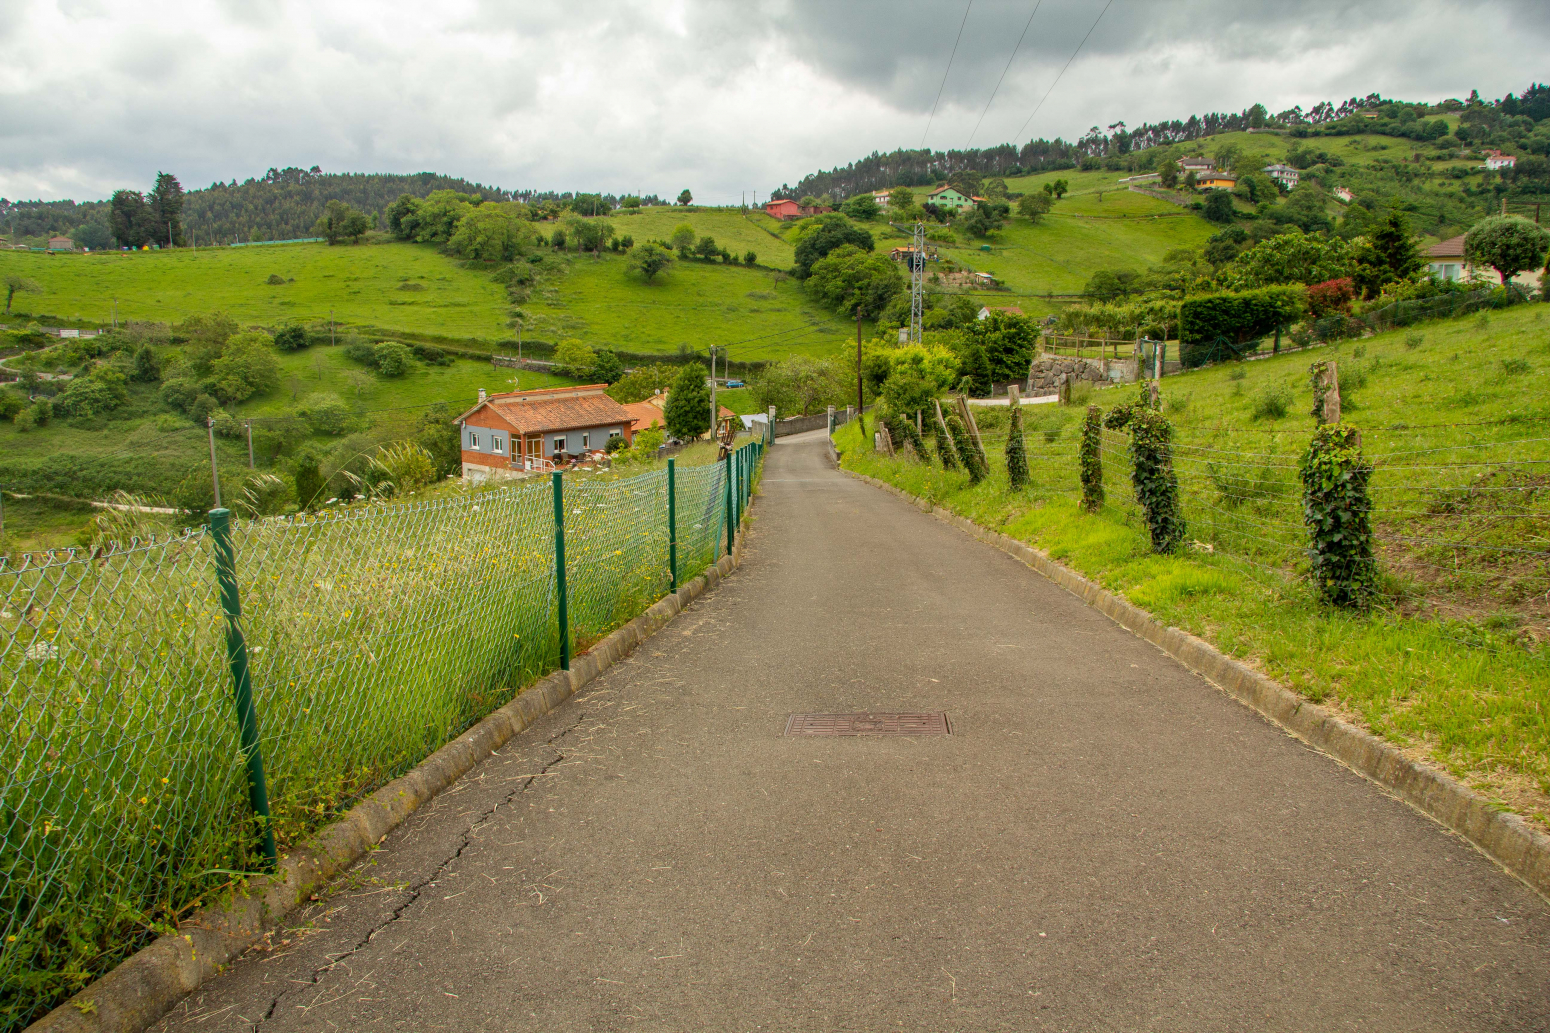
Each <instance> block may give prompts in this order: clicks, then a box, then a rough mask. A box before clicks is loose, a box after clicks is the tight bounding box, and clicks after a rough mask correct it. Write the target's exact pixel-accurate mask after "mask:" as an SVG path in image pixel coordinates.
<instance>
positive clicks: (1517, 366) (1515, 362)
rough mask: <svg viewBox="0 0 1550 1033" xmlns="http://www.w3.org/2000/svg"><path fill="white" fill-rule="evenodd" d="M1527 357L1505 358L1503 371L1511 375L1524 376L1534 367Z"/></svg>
mask: <svg viewBox="0 0 1550 1033" xmlns="http://www.w3.org/2000/svg"><path fill="white" fill-rule="evenodd" d="M1532 368H1533V367H1531V366H1530V365H1529V364H1528V360H1527V359H1503V360H1502V372H1503V373H1505V374H1506V375H1507V376H1509V377H1516V376H1522V375H1523V374H1524V373H1527V372H1528V371H1529V370H1530V369H1532Z"/></svg>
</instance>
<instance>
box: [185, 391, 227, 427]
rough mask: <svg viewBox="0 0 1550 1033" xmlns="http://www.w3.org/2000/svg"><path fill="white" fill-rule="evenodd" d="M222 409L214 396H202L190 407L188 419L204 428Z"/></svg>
mask: <svg viewBox="0 0 1550 1033" xmlns="http://www.w3.org/2000/svg"><path fill="white" fill-rule="evenodd" d="M220 407H221V403H220V402H218V401H216V400H215V399H214V398H213V397H212V396H210V395H207V394H201V395H199V396H198V397H197V398H195V399H194V401H193V402H192V403H191V404H190V405H189V407H188V418H189V419H191V420H193V421H194V422H195V423H197V424H199V426H201V427H203V426H204V425H205V424H206V423H207V422H208V421H209V420H210V418H211V417H213V416H214V415H215V413H216V411H217V410H219V409H220Z"/></svg>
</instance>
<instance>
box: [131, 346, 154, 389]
mask: <svg viewBox="0 0 1550 1033" xmlns="http://www.w3.org/2000/svg"><path fill="white" fill-rule="evenodd" d="M129 376H130V379H131V380H136V381H139V382H140V383H142V384H154V383H155V382H156V381H158V380H160V379H161V362H160V361H158V360H157V358H156V353H155V352H153V351H152V350H151V347H150V345H144V344H143V345H141V346H140V350H139V351H137V352H135V358H134V366H133V368H132V372H131V373H130V375H129Z"/></svg>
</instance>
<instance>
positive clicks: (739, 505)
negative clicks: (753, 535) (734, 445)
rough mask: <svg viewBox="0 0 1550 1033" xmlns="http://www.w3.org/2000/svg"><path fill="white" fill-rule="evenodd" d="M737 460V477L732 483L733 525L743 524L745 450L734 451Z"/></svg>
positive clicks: (740, 525) (733, 467) (734, 466)
mask: <svg viewBox="0 0 1550 1033" xmlns="http://www.w3.org/2000/svg"><path fill="white" fill-rule="evenodd" d="M733 455H734V456H735V457H736V459H737V461H736V462H735V463H733V464H732V470H733V472H734V474H735V475H736V476H735V479H734V480H733V483H732V489H733V490H732V526H733V527H742V526H743V450H742V449H738V450H737V451H736V452H734V453H733Z"/></svg>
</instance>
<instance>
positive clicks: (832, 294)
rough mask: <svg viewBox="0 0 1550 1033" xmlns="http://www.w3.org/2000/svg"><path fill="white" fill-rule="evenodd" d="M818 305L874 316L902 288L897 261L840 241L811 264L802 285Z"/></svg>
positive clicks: (902, 280)
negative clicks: (840, 243) (836, 246)
mask: <svg viewBox="0 0 1550 1033" xmlns="http://www.w3.org/2000/svg"><path fill="white" fill-rule="evenodd" d="M804 287H805V289H806V290H807V293H808V294H810V295H812V296H813V297H814V298H815V299H816V300H817V301H818V302H819V303H820V304H823V305H826V306H828V307H829V308H832V309H834V310H836V311H838V312H846V313H854V312H856V311H858V310H859V311H860V313H861V315H862V316H863V317H868V316H870V317H876V316H877V315H878V314H879V313H881V312H882V311H883V309H884V308H885V307H886V306H887V304H888V302H889V301H891V300H893V298H894V296H895V295H897V294H899V293H900V292H902V291H903V290H904V274H903V273H902V272H900V271H899V266H898V263H896V262H893V261H890V260H889V259H887V258H884V257H883V256H881V255H873V254H868V253H867V252H865V251H863V250H861V249H860V248H858V247H856V246H855V245H854V244H842V245H841V246H839V247H838V248H835V249H834V250H833V251H831V252H829V253H828V254H827V255H825V256H824V257H823V258H820V259H819V260H818V261H817V262H815V263H813V267H812V270H811V272H810V273H809V275H808V277H807V281H806V283H805V284H804Z"/></svg>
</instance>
